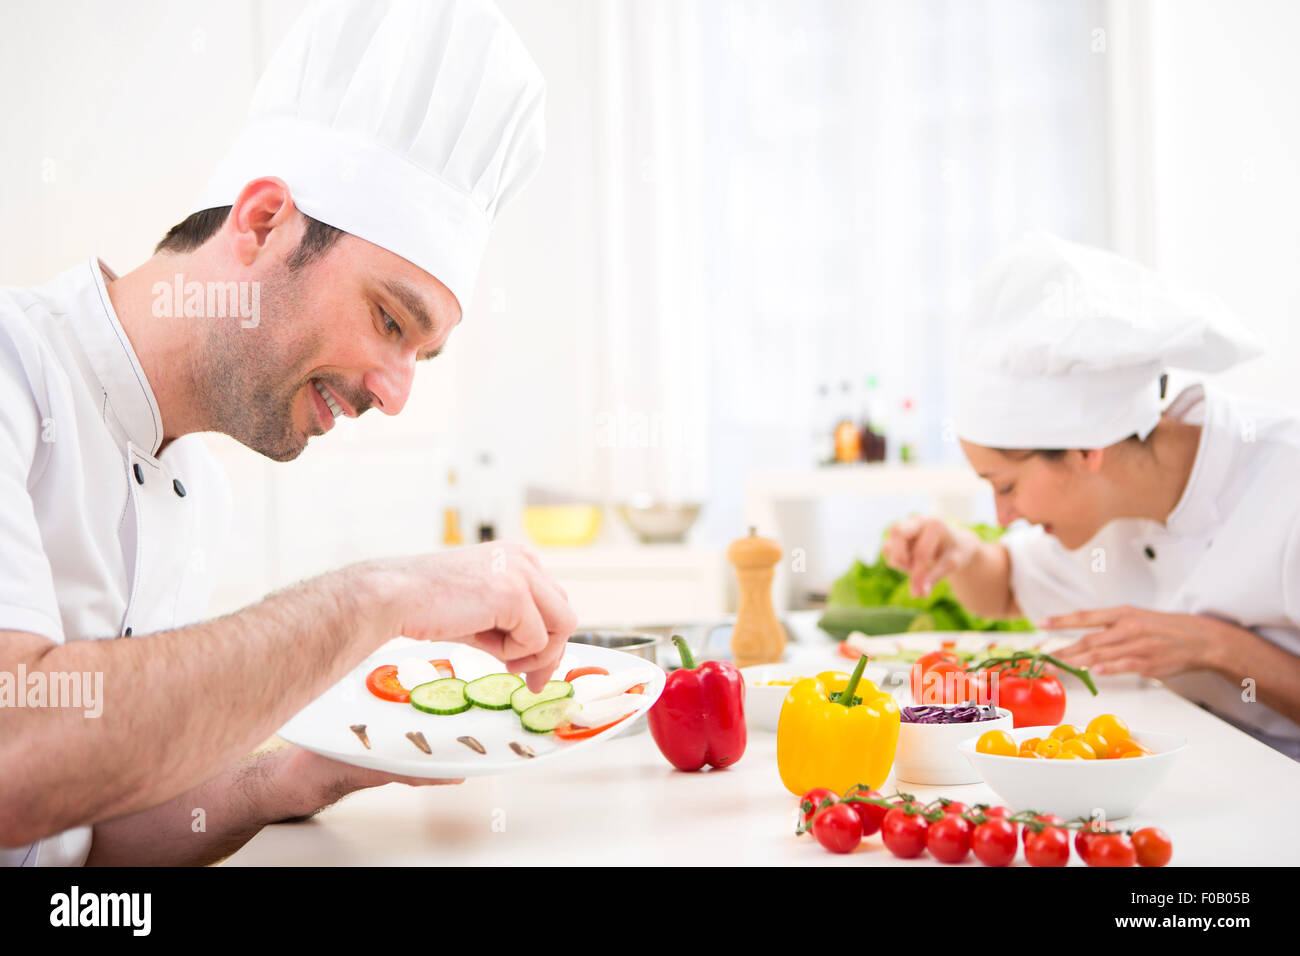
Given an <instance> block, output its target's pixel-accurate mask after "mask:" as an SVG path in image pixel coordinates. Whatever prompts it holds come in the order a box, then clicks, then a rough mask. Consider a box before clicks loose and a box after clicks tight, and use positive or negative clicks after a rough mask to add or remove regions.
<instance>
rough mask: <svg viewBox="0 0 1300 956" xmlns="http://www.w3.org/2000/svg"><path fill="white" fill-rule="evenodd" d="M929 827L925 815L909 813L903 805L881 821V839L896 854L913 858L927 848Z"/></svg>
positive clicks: (904, 857) (895, 808) (887, 814)
mask: <svg viewBox="0 0 1300 956" xmlns="http://www.w3.org/2000/svg"><path fill="white" fill-rule="evenodd" d="M928 828H929V824H928V823H927V822H926V819H925V817H923V816H921V814H919V813H908V812H907V811H906V810H905V809H904V808H903V807H894V808H893V809H892V810H890V811H889V812H888V813H886V814H885V819H884V820H882V821H881V823H880V839H881V840H882V841H884V844H885V847H886V848H887V849H888V850H889V852H890V853H892V854H894V856H898V857H902V858H903V859H905V860H907V859H911V858H912V857H914V856H920V855H921V851H922V850H924V849H925V836H926V833H925V831H926V830H927V829H928Z"/></svg>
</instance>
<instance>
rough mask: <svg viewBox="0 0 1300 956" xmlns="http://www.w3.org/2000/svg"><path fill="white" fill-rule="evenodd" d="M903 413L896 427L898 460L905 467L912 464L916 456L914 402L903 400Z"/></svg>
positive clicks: (908, 399) (916, 440)
mask: <svg viewBox="0 0 1300 956" xmlns="http://www.w3.org/2000/svg"><path fill="white" fill-rule="evenodd" d="M902 408H903V411H902V415H901V416H900V417H899V425H898V459H899V461H901V462H902V463H903V464H905V465H910V464H914V463H915V462H916V456H917V450H918V449H917V444H918V439H917V420H916V402H914V401H912V400H911V399H910V398H905V399H903V406H902Z"/></svg>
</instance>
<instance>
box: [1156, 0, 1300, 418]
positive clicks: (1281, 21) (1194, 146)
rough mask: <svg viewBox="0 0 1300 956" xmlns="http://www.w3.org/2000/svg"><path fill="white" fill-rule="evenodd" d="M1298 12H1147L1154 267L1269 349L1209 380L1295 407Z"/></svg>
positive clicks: (1185, 4) (1274, 2)
mask: <svg viewBox="0 0 1300 956" xmlns="http://www.w3.org/2000/svg"><path fill="white" fill-rule="evenodd" d="M1297 37H1300V4H1296V3H1293V2H1288V0H1234V2H1232V3H1227V2H1218V0H1156V2H1154V3H1153V4H1152V5H1151V44H1152V50H1151V56H1150V58H1149V63H1150V69H1151V86H1152V96H1153V103H1154V109H1153V110H1152V116H1153V125H1152V136H1151V149H1152V157H1151V158H1152V161H1153V175H1152V180H1153V182H1154V184H1155V191H1154V197H1153V210H1152V213H1153V221H1154V235H1153V239H1154V242H1153V245H1154V253H1155V256H1154V262H1153V264H1154V265H1155V266H1156V267H1157V268H1159V269H1161V270H1162V271H1165V272H1168V273H1169V274H1170V275H1173V276H1177V277H1179V278H1181V279H1183V280H1185V281H1187V282H1189V283H1194V284H1195V285H1196V286H1198V287H1200V288H1203V289H1205V290H1207V291H1209V292H1211V293H1213V294H1215V295H1218V296H1220V297H1221V298H1222V299H1223V300H1224V301H1225V302H1227V303H1228V304H1229V305H1230V306H1232V307H1233V308H1234V309H1235V310H1236V311H1237V312H1238V314H1239V315H1240V316H1241V318H1242V320H1243V322H1244V323H1245V324H1246V325H1248V326H1250V327H1251V328H1252V329H1253V330H1254V331H1256V332H1257V333H1258V334H1259V335H1260V336H1261V337H1262V338H1263V339H1264V340H1265V342H1266V344H1267V345H1268V346H1269V352H1268V354H1267V355H1266V356H1264V357H1263V358H1260V359H1257V360H1255V361H1253V362H1251V363H1249V364H1247V365H1244V366H1241V367H1239V368H1238V369H1235V370H1232V371H1229V372H1226V373H1224V374H1222V375H1220V376H1217V377H1216V380H1217V381H1219V382H1220V383H1222V385H1223V386H1224V387H1225V388H1227V389H1230V390H1232V391H1234V392H1238V393H1240V394H1245V395H1252V396H1255V397H1259V398H1263V399H1267V400H1269V401H1274V402H1278V403H1281V404H1284V405H1287V406H1290V407H1300V399H1298V398H1297V396H1296V390H1295V380H1296V371H1297V368H1300V101H1298V100H1297V92H1298V91H1300V55H1298V53H1297V47H1296V38H1297Z"/></svg>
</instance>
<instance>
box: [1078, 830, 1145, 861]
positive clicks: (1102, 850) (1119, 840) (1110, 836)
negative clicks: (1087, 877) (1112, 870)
mask: <svg viewBox="0 0 1300 956" xmlns="http://www.w3.org/2000/svg"><path fill="white" fill-rule="evenodd" d="M1087 862H1088V865H1089V866H1132V865H1133V864H1134V863H1136V862H1137V852H1136V851H1135V850H1134V849H1133V841H1132V840H1130V839H1129V838H1128V837H1127V836H1126V835H1125V834H1123V833H1102V834H1098V835H1097V836H1095V837H1093V839H1092V841H1091V842H1090V843H1089V844H1088V861H1087Z"/></svg>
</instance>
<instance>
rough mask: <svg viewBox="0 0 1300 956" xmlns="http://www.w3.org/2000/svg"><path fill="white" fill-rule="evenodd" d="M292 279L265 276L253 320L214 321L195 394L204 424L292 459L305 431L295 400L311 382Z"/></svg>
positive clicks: (310, 347) (309, 346)
mask: <svg viewBox="0 0 1300 956" xmlns="http://www.w3.org/2000/svg"><path fill="white" fill-rule="evenodd" d="M295 286H296V284H295V283H294V282H293V280H292V279H290V278H288V276H286V275H283V274H282V275H279V276H277V277H276V278H275V279H274V280H272V281H270V282H267V281H263V283H262V289H261V318H260V321H259V322H258V324H257V325H256V326H254V327H251V328H244V327H243V326H242V325H241V324H240V321H239V320H238V319H237V318H236V319H217V320H213V325H212V328H211V330H210V331H209V333H208V337H207V342H206V355H205V356H204V360H203V363H202V365H203V368H204V370H205V374H204V375H203V381H202V384H201V395H200V400H201V401H202V402H203V403H204V406H205V408H206V409H207V410H208V411H207V417H208V421H209V427H210V428H211V429H212V430H213V431H218V432H222V433H224V434H226V435H229V436H230V437H231V438H233V439H235V440H236V441H237V442H239V443H240V444H242V445H244V446H246V447H248V448H250V449H252V450H253V451H255V452H257V453H258V454H260V455H265V456H266V457H267V458H270V459H272V460H273V461H292V460H293V459H295V458H297V457H298V456H299V455H300V454H302V451H303V449H304V448H306V447H307V439H308V437H310V435H304V434H302V433H301V432H299V431H298V429H297V428H296V427H295V426H294V422H293V402H294V399H295V398H296V397H297V395H298V393H299V392H300V391H301V390H302V388H303V387H304V386H307V387H308V388H311V387H312V386H311V385H309V384H308V381H309V376H307V375H306V374H305V371H304V370H305V369H306V367H307V365H306V363H307V361H308V359H309V358H310V356H311V355H312V354H313V351H314V348H315V343H314V342H312V341H311V340H310V337H304V336H303V335H302V334H298V335H295V334H294V332H295V330H294V328H293V326H295V325H297V324H299V323H298V321H297V319H296V318H295V317H296V315H297V313H296V310H295V309H294V308H293V304H294V302H295V301H296V300H297V298H298V297H297V296H296V295H295V294H294V292H295ZM311 434H319V432H311Z"/></svg>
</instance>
